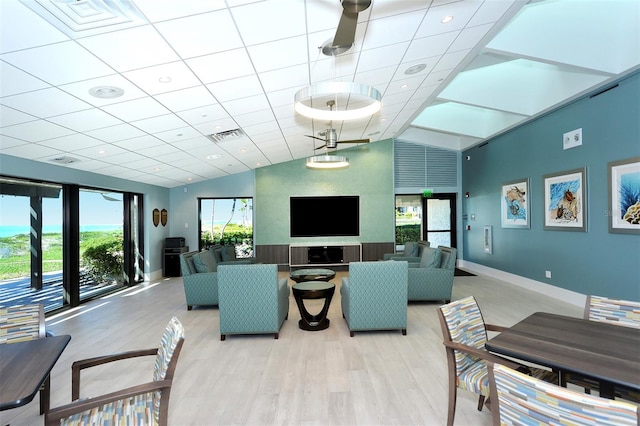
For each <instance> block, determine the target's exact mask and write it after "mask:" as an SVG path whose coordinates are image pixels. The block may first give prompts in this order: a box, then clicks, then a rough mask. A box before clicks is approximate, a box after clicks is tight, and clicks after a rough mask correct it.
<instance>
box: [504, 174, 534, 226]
mask: <svg viewBox="0 0 640 426" xmlns="http://www.w3.org/2000/svg"><path fill="white" fill-rule="evenodd" d="M500 194H501V195H500V205H501V206H502V208H501V223H502V227H503V228H530V227H531V225H530V222H529V211H530V210H529V179H518V180H514V181H511V182H505V183H503V184H502V191H501V192H500Z"/></svg>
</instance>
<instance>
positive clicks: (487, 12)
mask: <svg viewBox="0 0 640 426" xmlns="http://www.w3.org/2000/svg"><path fill="white" fill-rule="evenodd" d="M524 5H525V3H524V2H517V1H515V0H503V1H485V2H483V3H482V5H481V6H480V8H479V9H478V10H477V11H476V13H474V14H473V17H472V18H471V20H469V24H468V27H473V26H476V25H483V24H489V23H495V22H496V21H498V20H499V19H500V18H502V16H503V15H504V14H505V13H506V12H507V11H508V10H509V9H511V13H513V14H515V13H516V12H517V10H519V9H521V8H522V7H523V6H524Z"/></svg>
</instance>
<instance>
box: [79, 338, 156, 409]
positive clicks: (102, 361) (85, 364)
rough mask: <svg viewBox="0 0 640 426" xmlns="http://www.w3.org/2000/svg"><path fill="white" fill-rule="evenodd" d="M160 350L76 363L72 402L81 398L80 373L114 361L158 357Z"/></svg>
mask: <svg viewBox="0 0 640 426" xmlns="http://www.w3.org/2000/svg"><path fill="white" fill-rule="evenodd" d="M157 354H158V348H153V349H141V350H137V351H128V352H122V353H117V354H112V355H105V356H97V357H94V358H87V359H81V360H78V361H75V362H74V363H73V364H72V365H71V400H72V401H75V400H77V399H79V398H80V371H81V370H84V369H85V368H90V367H95V366H97V365H102V364H106V363H109V362H113V361H120V360H123V359H130V358H136V357H141V356H149V355H154V356H155V355H157Z"/></svg>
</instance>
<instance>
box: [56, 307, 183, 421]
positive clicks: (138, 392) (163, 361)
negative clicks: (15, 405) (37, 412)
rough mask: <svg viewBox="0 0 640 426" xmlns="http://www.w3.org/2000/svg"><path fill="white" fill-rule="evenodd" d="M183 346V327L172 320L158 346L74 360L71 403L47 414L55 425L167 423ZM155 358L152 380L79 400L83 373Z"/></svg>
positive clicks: (177, 321) (175, 319)
mask: <svg viewBox="0 0 640 426" xmlns="http://www.w3.org/2000/svg"><path fill="white" fill-rule="evenodd" d="M183 343H184V327H183V326H182V323H181V322H180V321H179V320H178V319H177V318H176V317H173V318H172V319H171V320H170V321H169V323H168V324H167V327H166V328H165V330H164V333H163V335H162V338H161V340H160V345H159V347H156V348H151V349H142V350H134V351H129V352H122V353H118V354H113V355H106V356H98V357H94V358H89V359H84V360H79V361H75V362H74V363H73V364H72V365H71V399H72V401H73V402H72V403H70V404H67V405H64V406H61V407H56V408H53V409H51V410H49V412H48V413H46V414H45V424H46V425H49V426H53V425H78V424H83V425H84V424H91V425H111V424H114V425H116V424H117V425H141V424H144V425H160V426H164V425H166V424H167V419H168V416H169V395H170V393H171V385H172V384H173V376H174V373H175V370H176V366H177V363H178V357H179V355H180V350H181V349H182V345H183ZM151 355H153V356H155V357H156V358H155V365H154V368H153V376H152V380H151V381H150V382H147V383H143V384H139V385H136V386H132V387H128V388H126V389H122V390H118V391H115V392H111V393H108V394H104V395H101V396H97V397H93V398H87V399H84V398H83V399H80V372H81V371H82V370H84V369H86V368H90V367H95V366H98V365H103V364H106V363H109V362H114V361H120V360H125V359H131V358H136V357H142V356H151Z"/></svg>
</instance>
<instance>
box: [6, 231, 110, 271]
mask: <svg viewBox="0 0 640 426" xmlns="http://www.w3.org/2000/svg"><path fill="white" fill-rule="evenodd" d="M105 235H120V236H122V233H121V232H99V231H93V232H81V233H80V256H82V253H83V252H84V248H85V247H86V245H87V243H89V242H90V241H91V240H93V239H98V238H102V237H104V236H105ZM29 244H30V238H29V234H20V235H13V236H11V237H1V238H0V280H8V279H13V278H20V277H28V276H30V275H31V251H30V249H29ZM61 270H62V234H56V233H52V234H43V236H42V272H43V273H46V272H55V271H61Z"/></svg>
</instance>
